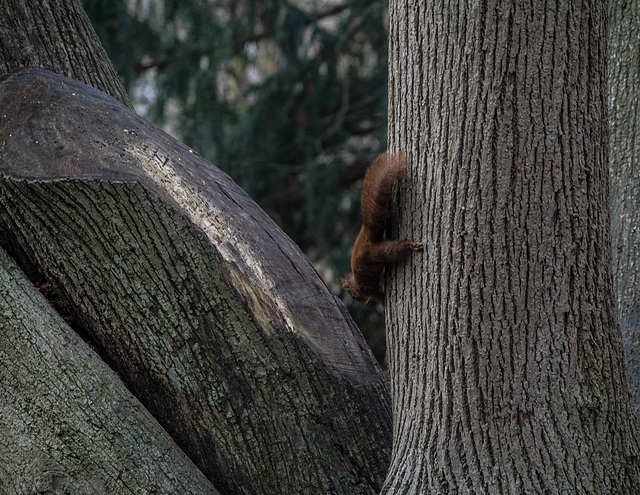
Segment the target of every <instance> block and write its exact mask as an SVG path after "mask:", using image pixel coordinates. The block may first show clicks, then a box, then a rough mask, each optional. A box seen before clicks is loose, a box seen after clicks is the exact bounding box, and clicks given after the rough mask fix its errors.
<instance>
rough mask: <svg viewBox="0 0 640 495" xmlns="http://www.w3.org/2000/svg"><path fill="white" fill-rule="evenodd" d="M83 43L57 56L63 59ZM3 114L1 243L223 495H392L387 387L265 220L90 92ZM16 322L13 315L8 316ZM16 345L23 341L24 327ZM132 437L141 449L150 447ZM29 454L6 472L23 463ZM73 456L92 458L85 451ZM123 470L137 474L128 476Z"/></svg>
mask: <svg viewBox="0 0 640 495" xmlns="http://www.w3.org/2000/svg"><path fill="white" fill-rule="evenodd" d="M15 3H16V4H17V3H18V2H17V1H16V2H15ZM5 4H6V5H8V6H11V7H12V8H14V7H15V6H14V2H9V1H8V0H5V1H4V2H3V3H2V5H3V11H2V12H3V17H2V19H3V21H7V15H6V14H5V12H9V13H11V12H14V11H13V10H4V5H5ZM20 5H24V7H23V8H22V10H19V15H20V16H23V17H21V18H23V19H26V20H27V21H25V22H23V23H22V24H21V28H20V33H22V32H24V31H26V32H33V33H34V36H33V38H34V39H39V37H40V38H42V37H43V36H44V35H42V34H40V35H38V36H36V34H37V33H39V32H40V31H39V30H40V29H41V28H42V29H44V32H45V34H46V33H49V31H51V32H52V33H55V32H64V33H66V35H67V36H68V35H69V33H70V32H73V31H74V29H76V30H78V31H79V32H81V29H80V27H78V24H82V19H79V18H77V17H76V16H75V14H74V12H75V11H73V12H72V11H65V12H66V17H65V18H63V16H61V15H59V14H60V12H59V11H58V10H56V9H58V8H60V7H59V6H58V5H57V4H55V5H54V4H52V5H51V6H50V5H49V3H48V2H44V3H41V2H35V1H32V2H21V3H20ZM42 5H44V6H45V8H44V9H40V8H39V7H40V6H42ZM65 5H67V4H65ZM69 5H70V4H69ZM49 8H51V10H52V11H53V12H54V13H55V15H53V13H52V12H49V11H48V10H47V9H49ZM47 12H49V14H47ZM23 14H24V15H23ZM16 15H18V14H16ZM38 15H43V16H44V17H45V18H39V17H38ZM78 15H80V14H79V13H78ZM45 20H46V22H45ZM31 22H34V23H37V24H38V26H35V25H34V26H30V25H29V23H31ZM62 26H64V29H63V28H62ZM3 32H4V34H3V37H2V40H0V44H1V46H2V47H3V49H2V50H0V56H3V57H6V58H5V59H4V60H0V63H3V64H4V65H0V66H4V67H13V66H15V64H13V63H12V62H11V60H13V59H16V57H17V55H16V54H15V51H14V50H16V49H19V47H21V46H23V44H22V43H27V41H29V40H31V38H29V39H28V40H27V41H24V40H23V41H16V40H13V41H11V39H7V38H6V36H8V37H9V38H11V36H12V35H16V36H18V37H19V36H21V34H20V33H16V32H15V31H13V30H4V31H3ZM67 39H68V38H66V37H62V38H60V39H59V40H58V42H56V43H52V44H50V45H46V46H47V49H48V51H47V50H45V51H43V52H39V53H41V54H42V53H44V54H46V53H49V52H51V53H50V54H49V56H50V57H52V58H53V59H62V58H63V57H64V54H65V53H68V52H70V51H72V47H70V46H67V45H65V42H66V41H67ZM38 46H40V44H39V43H37V44H36V48H37V47H38ZM7 47H8V48H7ZM16 47H18V48H16ZM34 49H35V48H34ZM31 50H32V48H28V49H27V54H26V55H25V60H26V61H27V62H25V63H26V64H27V65H28V63H31V62H33V60H32V59H30V58H29V56H28V55H29V54H30V53H31ZM7 54H10V55H7ZM35 60H36V61H37V62H34V63H37V64H38V65H44V66H47V67H54V68H57V65H56V64H55V63H52V62H51V60H48V61H47V60H46V59H40V58H37V59H35ZM71 66H72V67H73V68H76V67H77V66H76V64H75V63H72V64H71ZM80 72H82V70H80ZM74 75H75V74H74ZM81 79H82V78H81ZM101 81H102V83H101V84H105V88H106V87H108V86H110V84H109V80H108V78H107V79H104V78H101ZM107 89H108V88H107ZM111 89H113V88H111ZM111 93H112V94H114V91H111ZM0 100H1V103H0V107H1V108H2V109H3V112H2V115H0V118H1V120H0V136H1V137H0V175H1V177H0V179H1V180H0V243H1V244H2V246H5V247H6V248H7V249H9V250H10V252H11V254H12V255H14V256H15V257H16V259H17V260H19V262H20V266H21V267H22V268H23V269H25V270H27V271H28V272H29V274H30V275H33V276H34V277H39V276H44V278H45V279H46V280H47V284H48V285H49V286H50V287H53V288H54V289H55V293H56V296H55V302H56V303H57V304H58V305H59V307H61V308H62V310H63V313H64V314H65V316H67V317H69V318H72V320H71V321H72V324H73V326H74V328H77V329H78V330H79V331H80V332H81V333H82V334H83V336H85V337H86V338H87V339H89V340H90V341H91V342H92V343H93V344H94V345H95V346H96V348H97V349H98V351H99V354H100V355H101V356H102V357H103V358H104V359H105V360H106V361H107V362H108V363H109V364H110V365H111V366H113V367H114V368H115V369H116V370H117V371H118V373H119V374H120V376H121V377H122V380H123V381H124V383H125V384H126V385H127V387H128V388H129V389H130V390H132V391H133V392H134V393H135V394H136V396H137V397H138V398H139V399H140V401H141V402H142V403H143V404H144V405H145V406H146V407H147V408H148V410H149V411H150V412H151V413H152V414H153V415H154V416H155V417H156V419H158V421H159V422H160V423H161V424H162V426H164V428H166V430H167V431H168V432H169V433H170V434H171V436H172V437H173V439H174V440H175V442H176V443H177V444H178V445H179V446H180V447H181V448H182V449H183V450H184V451H185V452H187V453H188V455H189V457H190V458H191V459H192V460H193V461H194V463H195V464H196V465H197V466H198V467H199V468H200V469H201V470H202V472H204V474H205V475H207V477H208V478H209V479H210V480H211V481H212V482H213V484H214V485H215V486H216V487H217V488H218V489H220V490H221V491H223V492H224V493H252V494H253V493H256V494H257V493H277V494H280V493H331V492H335V493H344V494H352V493H371V492H374V491H377V490H379V489H380V487H381V485H382V481H383V480H384V475H385V472H386V467H387V464H388V459H389V455H390V443H391V430H390V403H389V399H388V390H387V387H386V385H385V383H384V382H383V379H382V376H381V374H380V370H379V368H378V367H377V365H376V363H375V360H374V359H373V357H372V355H371V353H370V352H369V350H368V348H367V347H366V344H365V343H364V340H363V339H362V336H361V335H360V334H359V333H358V330H357V328H356V327H355V325H354V324H353V322H352V321H351V320H350V318H349V317H348V315H347V313H346V311H345V310H344V307H343V306H342V305H341V304H340V303H339V302H337V300H336V299H335V298H334V296H332V295H331V294H330V293H329V291H328V290H327V289H326V287H325V286H324V284H323V283H322V282H321V281H320V280H319V278H318V276H317V274H316V273H315V271H314V269H313V267H312V266H311V264H310V263H309V261H308V260H307V259H306V258H305V257H304V255H303V254H302V253H301V252H300V251H299V249H298V248H297V247H296V246H295V245H294V244H293V243H292V242H291V240H290V239H289V238H288V237H287V236H286V235H284V233H283V232H282V231H281V230H280V229H278V228H277V226H276V225H275V224H274V223H273V222H272V221H271V220H270V219H269V218H268V217H267V216H266V215H265V214H264V212H262V211H261V210H260V209H259V208H258V207H257V205H255V203H254V202H253V201H251V200H250V198H248V196H247V195H246V194H244V193H243V192H242V191H241V190H239V188H238V187H237V186H236V185H235V184H233V182H232V181H231V180H230V179H229V177H227V176H226V175H225V174H223V173H221V172H220V171H219V170H217V169H215V167H213V166H212V165H211V164H209V163H207V162H206V161H205V160H204V159H202V157H200V156H199V155H197V153H195V152H193V150H190V149H188V148H187V147H185V146H183V145H181V144H180V143H178V142H176V141H175V140H173V139H171V138H170V137H168V136H167V135H166V134H164V133H162V132H161V131H159V130H158V129H156V128H154V127H153V126H152V125H150V124H149V123H148V122H145V121H144V120H143V119H140V118H139V117H137V116H136V115H134V114H133V113H131V112H129V111H128V110H126V109H125V108H123V107H122V106H121V105H119V104H117V103H116V102H115V101H114V100H113V99H111V98H109V97H107V96H106V95H104V94H102V93H99V92H97V91H96V90H93V89H91V88H89V87H87V86H84V85H82V84H78V83H76V82H75V81H72V80H69V79H65V78H62V77H60V76H57V75H56V74H53V73H50V72H46V71H42V70H36V69H29V70H24V69H23V70H19V71H14V72H12V73H11V74H8V75H5V76H4V77H3V78H2V80H1V81H0ZM0 308H3V311H9V309H10V308H11V302H10V301H9V300H8V299H5V298H1V299H0ZM34 311H36V312H39V311H40V310H39V309H35V310H34ZM36 316H39V315H38V314H36ZM3 329H4V330H5V331H6V332H9V337H7V338H19V335H20V334H19V333H15V332H20V331H21V325H20V324H19V322H15V324H14V325H12V324H11V322H10V321H9V322H7V321H5V322H4V326H3ZM14 333H15V334H14ZM51 345H54V346H55V342H54V343H52V344H51ZM58 351H59V350H57V351H56V352H58ZM33 372H34V373H35V374H36V375H38V374H47V373H48V372H49V370H48V368H46V367H41V368H38V369H36V370H33ZM78 379H79V380H80V381H82V380H83V377H82V376H80V377H78ZM9 380H10V377H9V376H7V375H3V376H2V377H0V383H1V384H2V386H1V387H0V402H4V403H7V404H12V401H14V400H15V397H16V396H18V395H19V393H20V392H19V391H16V390H14V389H11V388H9V387H8V383H9ZM56 398H57V399H58V400H59V401H61V402H62V403H61V404H58V403H57V402H56V401H55V400H54V399H56ZM51 401H52V402H51V405H50V409H51V412H52V416H50V418H54V419H53V421H57V422H58V423H56V424H55V426H54V429H60V428H61V429H65V428H70V427H69V426H68V421H67V416H66V414H65V413H62V412H60V414H58V413H57V411H58V408H60V411H62V410H63V409H62V407H63V406H65V407H66V405H65V404H64V401H65V395H64V394H60V395H59V396H53V397H51ZM12 407H13V409H11V408H9V410H10V411H14V410H15V409H17V405H12ZM3 420H4V418H3ZM124 427H126V425H125V426H124ZM129 433H130V435H129ZM124 437H125V438H127V441H126V443H127V445H128V447H131V446H133V445H135V444H136V443H137V442H147V441H148V440H146V439H145V438H143V437H140V436H137V435H136V434H135V432H127V435H124ZM11 438H14V439H16V440H20V437H11ZM94 440H95V439H89V441H88V442H87V443H88V445H91V444H92V443H95V442H94ZM13 447H15V446H11V448H8V449H6V450H4V451H3V455H7V456H8V457H7V459H4V458H2V459H0V463H10V462H16V459H13V458H11V456H12V452H14V451H15V449H13ZM42 448H43V449H45V450H46V449H49V448H55V445H52V444H50V443H47V442H45V443H44V444H43V447H42ZM66 455H67V454H66V453H63V454H61V458H62V461H61V462H62V465H64V463H65V462H66V460H65V459H64V457H65V456H66ZM69 455H71V454H69ZM73 455H74V456H77V457H78V458H80V459H90V458H91V457H92V454H91V453H90V452H89V451H88V450H86V449H84V448H80V446H77V449H75V450H73ZM124 457H126V456H124ZM175 457H176V458H179V455H178V454H175ZM121 460H122V461H123V463H122V464H121V463H120V461H121ZM113 462H114V466H113V468H114V470H119V469H120V470H125V469H128V468H127V465H126V462H128V460H127V459H126V458H124V459H120V458H118V459H114V460H113ZM83 466H84V464H81V466H80V469H81V468H82V467H83ZM56 472H57V473H58V474H60V476H64V470H60V469H59V470H57V471H56ZM74 476H76V478H78V479H80V478H82V476H84V475H83V473H82V472H77V473H75V474H74ZM86 476H89V474H86ZM69 479H71V475H69ZM18 481H19V480H18ZM18 481H16V480H15V479H11V480H8V481H7V483H17V482H18ZM61 483H63V482H62V481H60V482H59V483H58V485H60V484H61ZM68 485H69V486H74V485H73V484H72V482H71V481H69V482H68ZM8 486H11V485H8ZM141 486H142V485H141ZM154 486H155V485H153V484H149V485H148V486H146V488H140V492H141V493H144V490H148V491H150V490H152V489H153V488H154ZM185 491H187V492H188V490H185Z"/></svg>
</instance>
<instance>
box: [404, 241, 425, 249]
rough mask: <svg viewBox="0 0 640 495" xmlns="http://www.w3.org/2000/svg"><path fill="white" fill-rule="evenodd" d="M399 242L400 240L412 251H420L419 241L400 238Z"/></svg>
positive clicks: (420, 244)
mask: <svg viewBox="0 0 640 495" xmlns="http://www.w3.org/2000/svg"><path fill="white" fill-rule="evenodd" d="M400 242H402V243H403V244H404V245H405V246H407V247H408V248H409V249H411V250H413V251H422V243H421V242H413V241H410V240H409V239H402V240H401V241H400Z"/></svg>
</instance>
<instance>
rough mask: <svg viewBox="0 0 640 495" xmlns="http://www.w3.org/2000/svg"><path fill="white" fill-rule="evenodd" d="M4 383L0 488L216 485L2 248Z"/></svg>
mask: <svg viewBox="0 0 640 495" xmlns="http://www.w3.org/2000/svg"><path fill="white" fill-rule="evenodd" d="M0 383H2V386H1V387H0V418H1V419H0V438H2V442H0V460H1V461H2V462H0V493H7V494H9V493H10V494H14V495H19V494H32V493H91V494H96V495H99V494H105V495H107V494H113V493H118V494H126V493H131V494H136V495H140V494H151V493H184V494H212V495H213V494H216V493H218V492H217V491H215V490H214V488H213V487H212V486H211V484H210V483H209V482H208V481H207V479H206V478H205V477H204V476H203V475H202V473H200V471H198V469H197V468H196V467H195V466H194V465H193V463H192V462H191V461H190V460H189V459H188V458H187V457H186V456H185V455H184V453H183V452H182V451H181V450H180V449H179V448H178V447H177V446H176V445H175V443H174V442H173V440H171V438H170V437H169V436H168V435H167V434H166V432H165V431H164V430H163V429H162V428H161V427H160V425H159V424H158V423H157V422H156V421H155V419H153V417H152V416H151V415H150V414H149V413H148V412H147V411H146V410H145V409H144V407H143V406H142V404H140V402H138V401H137V400H136V399H135V398H134V397H133V396H132V395H131V393H130V392H129V391H128V390H127V389H126V388H125V386H124V384H123V383H122V382H121V381H120V380H119V379H118V377H117V376H116V374H115V373H114V372H113V371H112V370H111V369H109V367H107V366H106V365H105V364H104V363H103V362H102V361H101V360H100V358H99V357H98V356H97V355H96V354H95V352H93V351H92V350H91V349H89V347H88V346H87V344H86V343H84V342H83V341H82V340H81V339H80V338H79V337H78V336H77V334H76V333H75V332H74V331H73V330H71V328H69V326H68V325H67V324H66V323H65V322H64V321H63V320H62V318H60V316H59V315H58V314H57V313H56V312H55V311H54V309H53V308H52V307H51V306H50V305H49V303H48V302H47V301H46V300H45V299H44V297H43V296H42V295H41V294H40V293H38V291H37V290H36V288H35V287H34V285H33V284H32V283H31V282H30V281H29V280H28V279H27V278H26V277H25V276H24V274H23V273H22V272H21V271H20V269H19V268H18V267H17V266H16V264H15V263H14V262H13V261H12V260H11V259H10V258H9V257H8V256H7V254H6V252H5V251H4V250H3V249H1V248H0Z"/></svg>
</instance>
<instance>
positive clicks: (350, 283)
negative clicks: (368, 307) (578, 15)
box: [338, 273, 369, 304]
mask: <svg viewBox="0 0 640 495" xmlns="http://www.w3.org/2000/svg"><path fill="white" fill-rule="evenodd" d="M338 282H339V283H340V287H342V288H343V289H344V290H346V291H347V292H348V293H349V294H351V297H353V298H354V299H355V300H356V301H358V302H359V303H360V304H365V303H366V302H367V301H368V300H369V296H365V295H362V294H360V292H358V288H357V285H356V283H355V280H353V274H352V273H350V274H349V275H347V277H346V278H341V279H339V280H338Z"/></svg>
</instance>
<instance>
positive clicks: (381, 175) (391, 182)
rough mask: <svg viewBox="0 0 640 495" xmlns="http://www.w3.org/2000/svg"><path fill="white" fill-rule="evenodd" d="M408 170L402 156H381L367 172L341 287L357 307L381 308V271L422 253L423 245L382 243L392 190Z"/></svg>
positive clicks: (401, 242)
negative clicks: (373, 302)
mask: <svg viewBox="0 0 640 495" xmlns="http://www.w3.org/2000/svg"><path fill="white" fill-rule="evenodd" d="M406 169H407V165H406V163H405V160H404V155H403V154H402V153H401V152H398V153H383V154H382V155H380V156H379V157H378V158H376V159H375V160H374V161H373V163H372V164H371V166H370V167H369V168H368V169H367V172H366V174H365V176H364V183H363V184H362V196H361V198H360V208H361V210H362V229H360V233H359V234H358V238H357V239H356V242H355V244H354V245H353V254H352V255H351V271H352V273H350V274H349V275H348V276H347V278H346V279H340V280H339V282H340V285H341V286H342V288H343V289H345V290H346V291H347V292H349V294H351V296H352V297H353V298H354V299H355V300H356V301H358V302H359V303H362V304H364V303H366V302H367V301H368V300H369V298H371V297H372V298H374V299H377V300H378V302H380V304H382V306H384V290H383V289H382V286H381V284H380V277H381V275H382V270H383V269H384V268H385V267H386V266H388V265H390V264H391V263H394V262H396V261H400V260H401V259H403V258H404V257H405V256H407V254H409V253H410V252H411V251H420V250H422V244H421V243H418V242H413V241H410V240H408V239H400V240H399V241H385V240H384V232H385V229H386V221H387V219H389V218H390V217H391V201H392V199H393V189H394V187H395V186H396V184H398V182H399V181H400V179H401V178H402V176H403V175H404V173H405V171H406Z"/></svg>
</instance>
